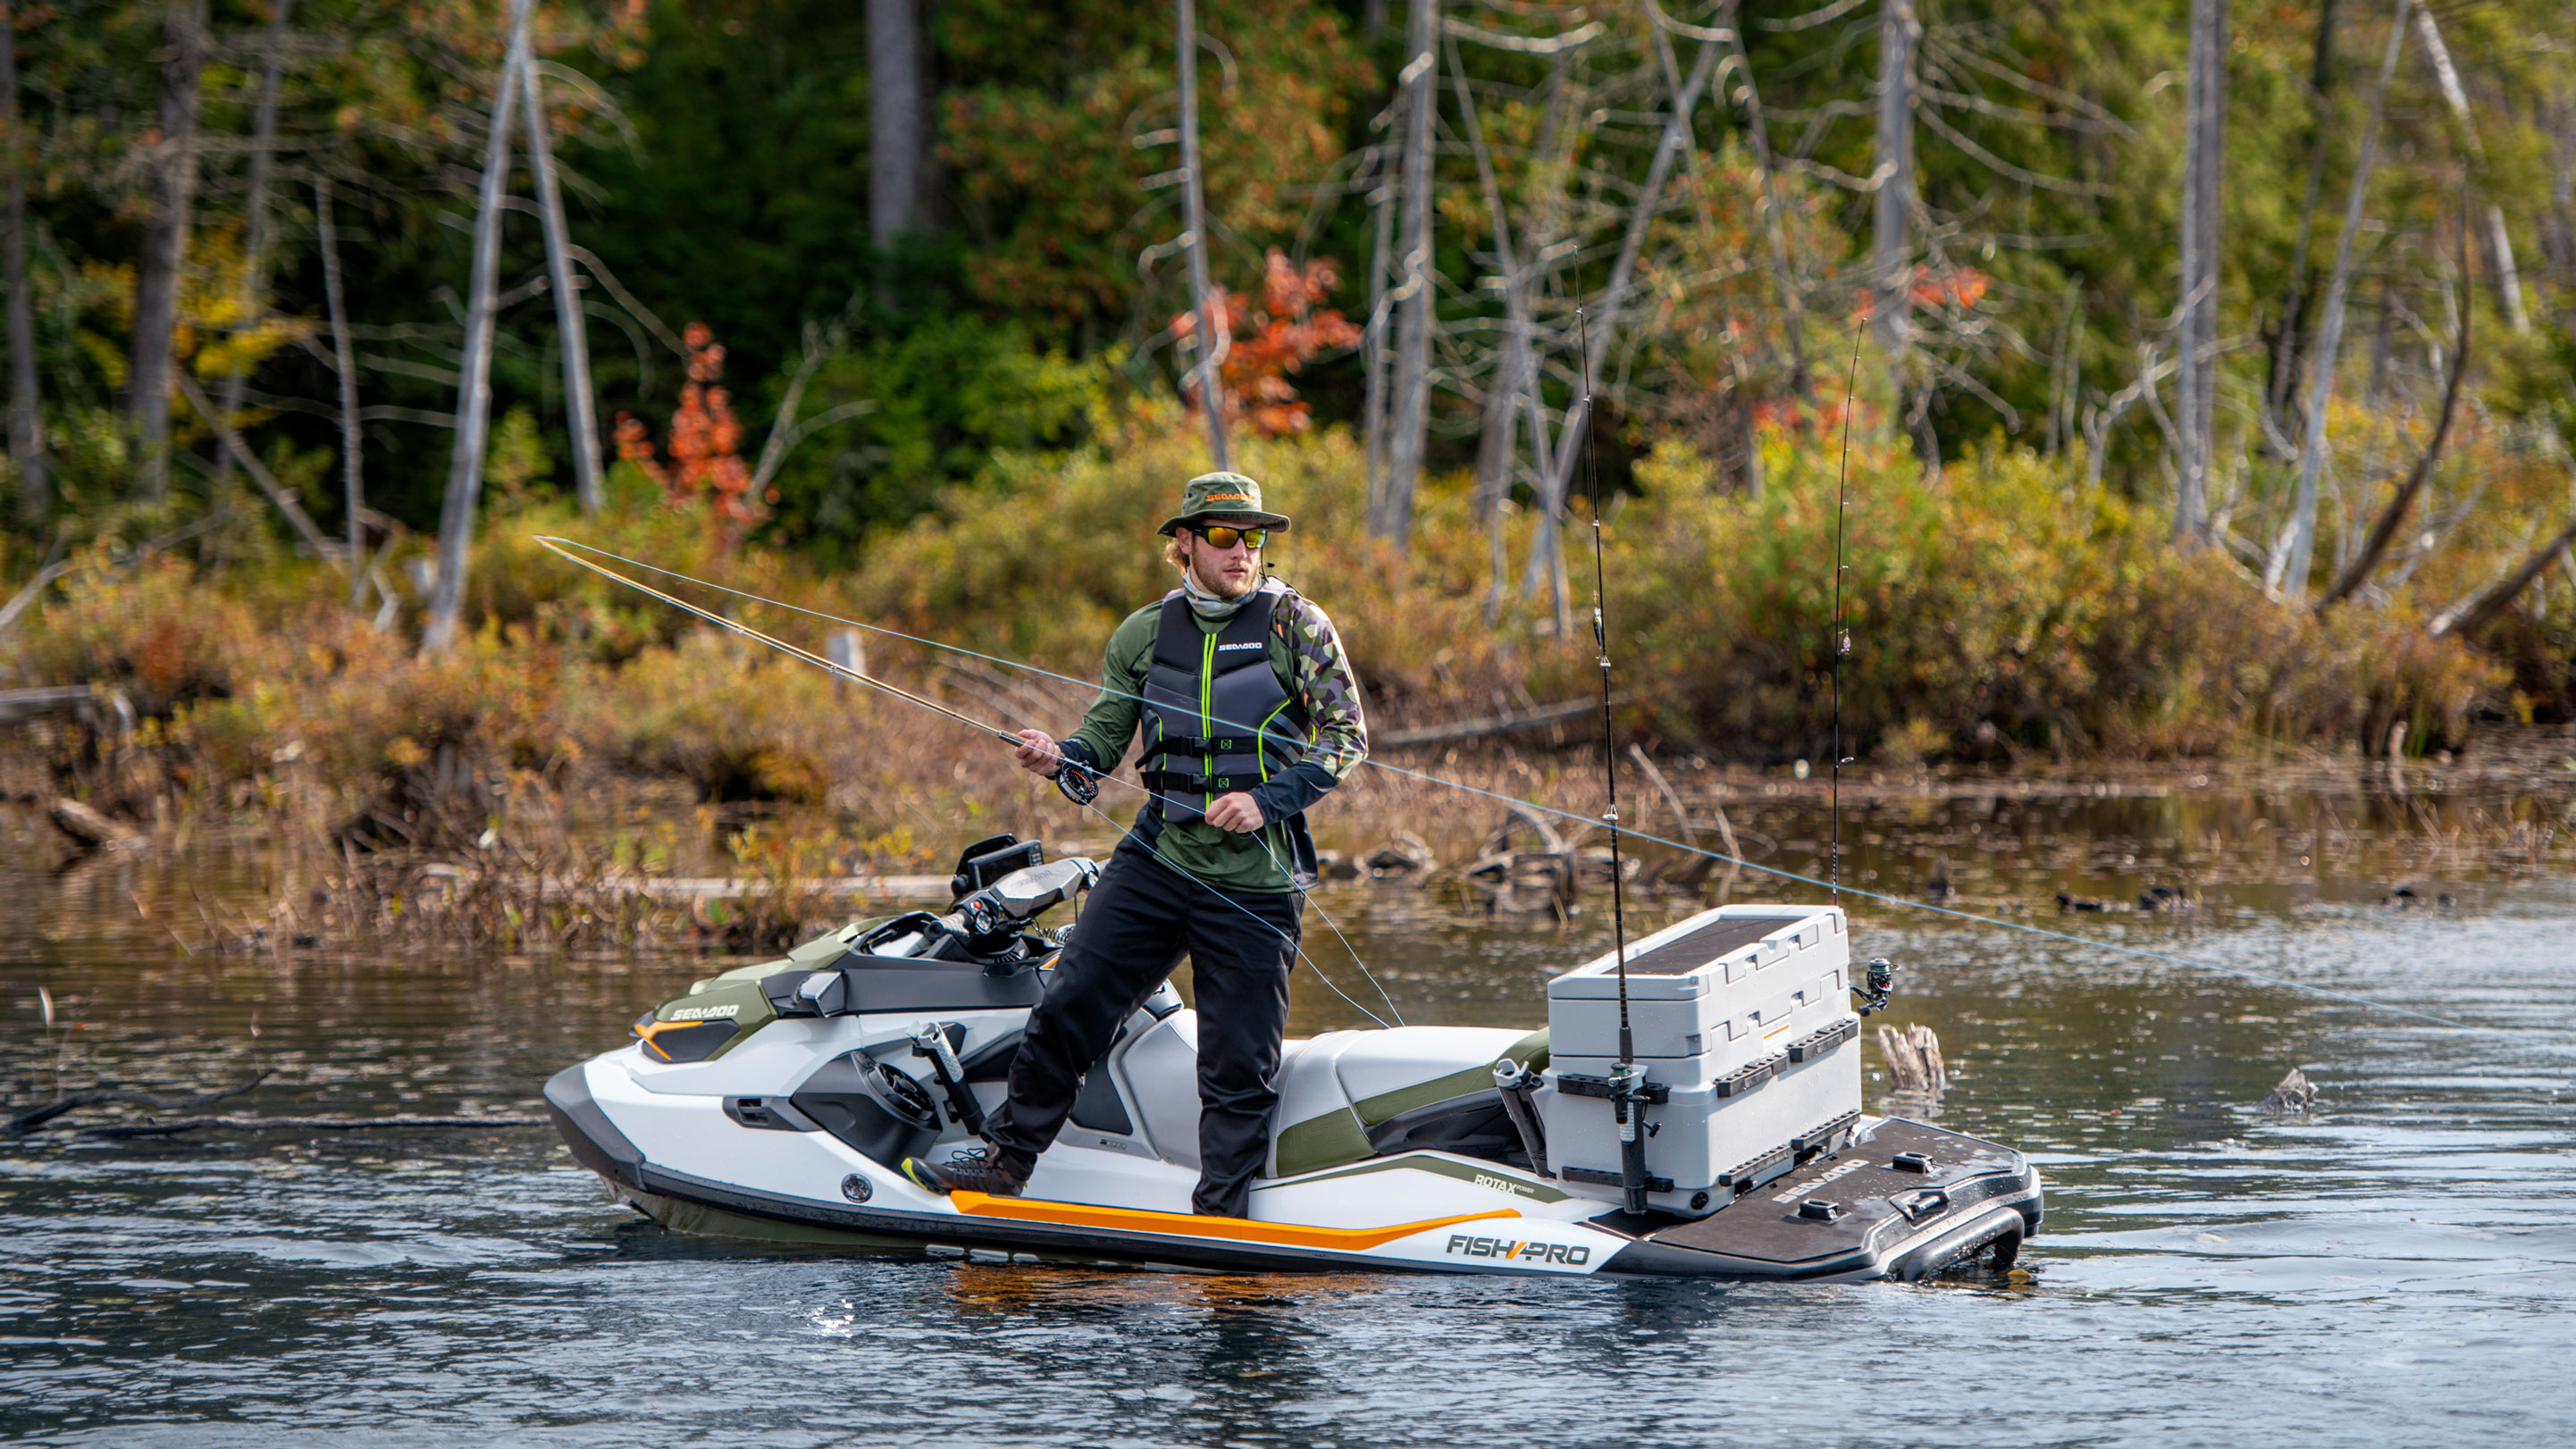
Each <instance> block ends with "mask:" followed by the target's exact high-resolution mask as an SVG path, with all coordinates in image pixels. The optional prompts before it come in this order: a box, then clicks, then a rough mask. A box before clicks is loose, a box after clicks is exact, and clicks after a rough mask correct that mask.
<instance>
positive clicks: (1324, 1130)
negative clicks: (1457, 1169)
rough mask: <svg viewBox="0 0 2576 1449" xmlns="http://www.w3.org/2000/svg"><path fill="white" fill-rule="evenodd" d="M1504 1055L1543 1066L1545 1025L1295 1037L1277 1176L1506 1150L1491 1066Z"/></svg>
mask: <svg viewBox="0 0 2576 1449" xmlns="http://www.w3.org/2000/svg"><path fill="white" fill-rule="evenodd" d="M1506 1057H1508V1058H1510V1059H1511V1060H1513V1061H1516V1062H1520V1063H1523V1064H1525V1065H1535V1066H1539V1067H1544V1066H1545V1065H1546V1064H1547V1033H1546V1031H1544V1030H1540V1031H1535V1032H1518V1031H1511V1030H1508V1029H1497V1028H1491V1027H1465V1026H1407V1027H1395V1028H1392V1029H1390V1030H1384V1031H1337V1032H1327V1033H1325V1034H1324V1035H1322V1036H1319V1037H1315V1038H1313V1039H1312V1040H1309V1041H1301V1042H1290V1043H1289V1044H1288V1051H1287V1059H1286V1061H1285V1062H1284V1063H1283V1064H1282V1066H1281V1070H1280V1084H1279V1109H1278V1113H1277V1115H1276V1116H1275V1117H1274V1118H1273V1119H1272V1121H1273V1126H1272V1131H1271V1138H1270V1158H1271V1160H1270V1169H1271V1175H1272V1176H1276V1177H1288V1176H1293V1175H1295V1174H1297V1173H1301V1172H1314V1171H1318V1170H1320V1169H1323V1168H1327V1167H1338V1166H1340V1165H1341V1164H1343V1163H1346V1162H1359V1161H1364V1160H1366V1159H1368V1158H1371V1157H1377V1156H1383V1155H1386V1154H1388V1153H1395V1152H1409V1151H1414V1150H1418V1149H1422V1148H1439V1149H1443V1150H1452V1151H1458V1150H1464V1151H1468V1152H1470V1153H1471V1154H1473V1155H1484V1153H1485V1151H1496V1152H1499V1151H1503V1150H1507V1149H1508V1147H1509V1146H1510V1144H1511V1139H1510V1138H1509V1137H1508V1136H1507V1135H1506V1134H1507V1132H1508V1126H1507V1122H1506V1119H1504V1118H1503V1116H1502V1103H1501V1099H1500V1098H1499V1097H1498V1096H1497V1095H1496V1093H1495V1091H1494V1064H1495V1063H1496V1062H1498V1061H1500V1060H1502V1059H1504V1058H1506Z"/></svg>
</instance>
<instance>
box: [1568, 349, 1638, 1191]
mask: <svg viewBox="0 0 2576 1449" xmlns="http://www.w3.org/2000/svg"><path fill="white" fill-rule="evenodd" d="M1574 336H1575V345H1576V348H1577V350H1578V351H1579V353H1580V355H1581V357H1582V361H1583V421H1584V429H1583V467H1584V471H1585V472H1587V473H1589V474H1591V475H1592V477H1591V482H1592V645H1593V648H1594V650H1595V651H1596V652H1597V654H1598V657H1599V658H1600V661H1601V777H1602V779H1603V781H1604V782H1605V783H1606V784H1607V785H1608V787H1609V793H1610V802H1609V803H1610V808H1609V809H1608V810H1606V811H1604V812H1603V813H1602V816H1601V823H1602V824H1604V825H1606V826H1608V827H1610V943H1611V945H1610V950H1611V956H1610V959H1611V961H1612V963H1613V969H1614V970H1615V971H1616V973H1617V975H1618V978H1619V1063H1618V1065H1617V1066H1614V1067H1612V1068H1611V1069H1610V1111H1611V1114H1612V1115H1613V1116H1614V1117H1616V1118H1617V1119H1618V1123H1619V1186H1620V1189H1621V1191H1623V1192H1624V1193H1626V1194H1627V1199H1628V1201H1627V1207H1628V1211H1630V1212H1632V1213H1642V1212H1644V1211H1645V1210H1646V1191H1647V1187H1648V1182H1649V1179H1648V1176H1647V1173H1646V1137H1645V1132H1644V1127H1645V1117H1646V1104H1647V1103H1648V1102H1649V1101H1651V1100H1653V1098H1654V1096H1655V1095H1657V1094H1656V1093H1654V1092H1651V1091H1650V1090H1649V1088H1648V1086H1647V1083H1646V1070H1645V1068H1643V1067H1640V1066H1638V1065H1637V1039H1636V1034H1635V1032H1634V1031H1632V1030H1631V1029H1630V1027H1629V1025H1628V898H1627V885H1626V882H1625V881H1624V880H1623V879H1622V874H1621V873H1622V864H1621V861H1620V858H1619V757H1618V753H1617V751H1618V746H1617V744H1616V742H1615V741H1614V739H1613V735H1614V733H1615V731H1614V728H1613V726H1612V723H1611V715H1610V627H1609V624H1608V622H1607V621H1606V618H1605V616H1604V610H1606V609H1607V608H1608V606H1609V599H1610V591H1609V586H1608V582H1607V581H1608V578H1609V570H1608V569H1607V568H1606V567H1605V566H1604V565H1603V563H1602V561H1601V553H1602V550H1601V450H1600V446H1599V439H1600V436H1601V429H1600V428H1599V427H1598V426H1597V425H1596V422H1595V420H1594V418H1593V416H1592V339H1591V336H1590V333H1589V330H1588V327H1587V322H1586V319H1585V317H1584V315H1583V309H1582V308H1580V307H1578V308H1576V309H1575V311H1574Z"/></svg>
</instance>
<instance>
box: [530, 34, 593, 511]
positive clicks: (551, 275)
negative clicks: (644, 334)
mask: <svg viewBox="0 0 2576 1449" xmlns="http://www.w3.org/2000/svg"><path fill="white" fill-rule="evenodd" d="M519 99H520V102H521V110H522V111H523V112H524V113H525V114H526V116H527V119H528V170H529V171H530V172H531V173H533V174H534V175H535V177H536V180H537V214H538V215H539V216H541V217H543V218H544V220H545V233H546V279H547V285H548V286H549V287H551V288H552V289H553V291H554V294H555V332H556V333H557V335H558V336H559V337H560V338H561V340H562V349H563V384H564V427H565V429H566V430H567V431H569V432H570V433H571V434H572V472H573V484H574V491H575V493H576V495H577V496H578V497H579V498H580V499H581V511H582V512H584V513H590V514H595V513H597V512H599V508H600V502H601V498H602V490H601V486H600V476H599V475H600V463H599V403H598V399H597V398H596V397H595V396H594V395H593V394H592V392H591V389H590V332H589V329H588V327H587V326H586V325H585V323H584V321H583V318H582V311H581V282H580V279H579V278H577V277H575V276H574V275H573V270H572V236H571V233H570V232H569V230H568V229H567V228H566V227H565V225H564V204H563V188H562V187H560V186H557V185H556V184H555V152H554V140H553V138H552V137H551V136H549V135H548V134H547V131H548V123H547V120H546V100H545V89H544V86H543V84H542V83H541V82H540V81H539V79H538V77H537V67H536V65H535V63H534V60H533V58H532V59H531V61H530V63H528V64H526V65H522V66H520V67H519Z"/></svg>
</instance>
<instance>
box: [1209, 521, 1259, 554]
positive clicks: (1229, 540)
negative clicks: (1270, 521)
mask: <svg viewBox="0 0 2576 1449" xmlns="http://www.w3.org/2000/svg"><path fill="white" fill-rule="evenodd" d="M1193 531H1194V532H1196V533H1197V534H1198V536H1199V537H1201V538H1203V539H1206V540H1207V543H1208V547H1210V548H1232V547H1234V541H1235V540H1236V539H1238V538H1239V539H1242V540H1243V546H1244V547H1245V548H1248V549H1255V550H1258V549H1259V548H1260V547H1261V546H1262V545H1263V544H1265V543H1268V542H1269V541H1270V530H1269V529H1266V528H1228V527H1227V526H1225V525H1224V524H1222V523H1211V524H1208V525H1207V526H1205V527H1203V528H1199V529H1196V530H1193Z"/></svg>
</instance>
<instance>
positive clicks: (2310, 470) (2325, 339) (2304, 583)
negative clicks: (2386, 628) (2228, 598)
mask: <svg viewBox="0 0 2576 1449" xmlns="http://www.w3.org/2000/svg"><path fill="white" fill-rule="evenodd" d="M2413 8H2414V0H2397V18H2396V20H2395V21H2394V22H2393V23H2391V24H2390V25H2389V27H2388V49H2387V51H2386V53H2385V54H2383V55H2382V56H2381V57H2380V61H2379V84H2378V85H2377V86H2376V87H2375V88H2374V89H2373V90H2372V91H2371V93H2370V120H2369V122H2368V124H2367V126H2366V127H2365V129H2364V130H2363V131H2362V133H2361V155H2360V156H2359V157H2357V158H2356V159H2355V160H2354V162H2353V167H2352V189H2351V191H2349V192H2348V193H2346V195H2345V198H2344V207H2343V234H2342V236H2340V237H2339V238H2337V239H2336V241H2335V262H2334V271H2333V272H2332V273H2330V274H2329V275H2328V276H2327V278H2326V310H2325V319H2324V322H2323V324H2322V325H2321V326H2320V327H2319V329H2318V333H2317V346H2316V351H2315V353H2314V354H2313V356H2312V358H2311V365H2312V366H2314V367H2315V369H2316V374H2317V380H2316V382H2315V384H2314V385H2313V386H2312V387H2311V388H2310V389H2309V392H2308V426H2307V436H2306V437H2305V438H2304V439H2303V440H2302V443H2301V446H2300V449H2299V498H2298V504H2297V509H2298V511H2297V512H2296V513H2295V514H2294V515H2293V516H2292V518H2291V520H2290V550H2289V558H2288V560H2287V564H2288V566H2287V568H2286V569H2285V570H2282V571H2280V572H2276V573H2274V574H2273V575H2272V577H2270V578H2267V579H2265V580H2264V584H2265V586H2266V587H2267V588H2278V589H2280V590H2282V592H2283V593H2284V595H2285V596H2286V597H2288V598H2289V599H2291V600H2293V601H2298V600H2304V599H2305V598H2306V597H2307V593H2308V562H2309V560H2310V558H2311V557H2313V556H2314V554H2315V552H2316V543H2317V475H2318V474H2319V473H2320V472H2322V471H2323V470H2324V468H2325V459H2326V434H2327V433H2328V432H2330V431H2331V429H2330V428H2328V426H2327V425H2326V403H2327V402H2328V401H2329V400H2331V399H2332V397H2333V396H2334V375H2335V354H2336V352H2337V351H2338V350H2339V349H2340V348H2341V347H2342V345H2343V316H2344V306H2345V304H2346V303H2347V302H2348V301H2349V300H2350V299H2351V296H2352V248H2353V241H2354V239H2355V238H2356V237H2357V236H2358V235H2359V234H2360V232H2361V212H2362V205H2363V203H2365V202H2366V201H2368V200H2369V199H2370V168H2371V165H2372V163H2373V162H2375V161H2376V160H2377V159H2378V156H2379V118H2380V115H2381V113H2382V112H2383V111H2384V110H2385V109H2386V107H2387V104H2388V82H2389V80H2390V78H2391V77H2393V76H2394V75H2396V73H2397V56H2398V52H2400V51H2401V50H2403V49H2405V46H2406V17H2407V13H2408V12H2409V11H2411V10H2412V9H2413Z"/></svg>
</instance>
